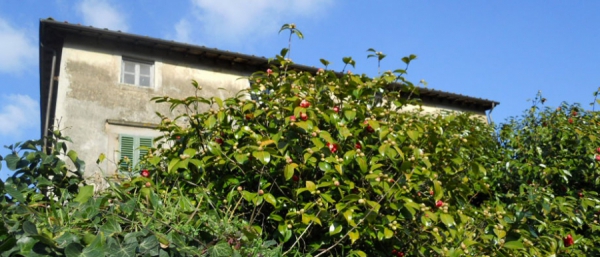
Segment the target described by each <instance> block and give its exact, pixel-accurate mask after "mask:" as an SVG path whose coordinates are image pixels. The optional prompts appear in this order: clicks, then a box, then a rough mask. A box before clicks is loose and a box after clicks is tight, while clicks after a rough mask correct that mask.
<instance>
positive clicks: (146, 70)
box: [140, 63, 151, 76]
mask: <svg viewBox="0 0 600 257" xmlns="http://www.w3.org/2000/svg"><path fill="white" fill-rule="evenodd" d="M150 67H151V66H150V65H148V64H143V63H140V75H147V76H150Z"/></svg>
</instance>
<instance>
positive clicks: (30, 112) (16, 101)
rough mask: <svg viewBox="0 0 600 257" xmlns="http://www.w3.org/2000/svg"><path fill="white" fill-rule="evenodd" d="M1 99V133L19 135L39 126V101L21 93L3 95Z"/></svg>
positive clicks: (3, 134)
mask: <svg viewBox="0 0 600 257" xmlns="http://www.w3.org/2000/svg"><path fill="white" fill-rule="evenodd" d="M0 99H2V104H1V105H0V124H2V126H0V135H2V136H14V137H19V136H21V134H22V133H23V131H24V130H26V129H31V128H35V127H36V126H39V117H40V114H39V113H40V111H39V105H38V103H37V101H35V100H33V99H32V98H31V97H29V96H28V95H21V94H11V95H3V96H1V97H0Z"/></svg>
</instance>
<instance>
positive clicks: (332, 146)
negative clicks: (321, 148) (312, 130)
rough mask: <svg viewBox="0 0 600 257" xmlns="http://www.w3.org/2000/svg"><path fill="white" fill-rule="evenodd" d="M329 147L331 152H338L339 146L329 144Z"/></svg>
mask: <svg viewBox="0 0 600 257" xmlns="http://www.w3.org/2000/svg"><path fill="white" fill-rule="evenodd" d="M327 147H328V148H329V151H331V152H332V153H335V152H337V150H338V145H337V144H331V143H327Z"/></svg>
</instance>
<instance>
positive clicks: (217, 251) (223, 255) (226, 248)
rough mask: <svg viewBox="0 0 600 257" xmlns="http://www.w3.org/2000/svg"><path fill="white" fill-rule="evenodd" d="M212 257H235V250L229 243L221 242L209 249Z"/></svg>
mask: <svg viewBox="0 0 600 257" xmlns="http://www.w3.org/2000/svg"><path fill="white" fill-rule="evenodd" d="M208 252H209V254H210V256H211V257H213V256H214V257H231V256H233V249H232V248H231V246H230V245H229V244H228V243H227V242H223V241H222V242H220V243H218V244H215V245H213V246H212V247H211V248H209V249H208Z"/></svg>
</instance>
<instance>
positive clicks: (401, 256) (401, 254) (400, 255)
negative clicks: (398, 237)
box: [396, 252, 404, 257]
mask: <svg viewBox="0 0 600 257" xmlns="http://www.w3.org/2000/svg"><path fill="white" fill-rule="evenodd" d="M403 256H404V253H403V252H398V253H397V254H396V257H403Z"/></svg>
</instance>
